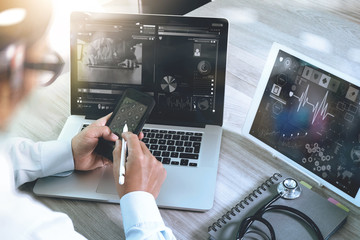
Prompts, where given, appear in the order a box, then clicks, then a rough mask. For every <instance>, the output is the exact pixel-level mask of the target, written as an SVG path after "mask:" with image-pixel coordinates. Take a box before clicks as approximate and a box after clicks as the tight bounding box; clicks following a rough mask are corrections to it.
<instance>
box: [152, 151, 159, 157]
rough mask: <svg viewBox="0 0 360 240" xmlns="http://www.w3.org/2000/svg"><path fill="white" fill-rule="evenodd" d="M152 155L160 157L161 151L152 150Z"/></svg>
mask: <svg viewBox="0 0 360 240" xmlns="http://www.w3.org/2000/svg"><path fill="white" fill-rule="evenodd" d="M153 155H154V156H155V157H160V156H161V151H154V152H153Z"/></svg>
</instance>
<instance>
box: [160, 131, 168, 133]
mask: <svg viewBox="0 0 360 240" xmlns="http://www.w3.org/2000/svg"><path fill="white" fill-rule="evenodd" d="M167 132H168V131H167V130H160V133H167Z"/></svg>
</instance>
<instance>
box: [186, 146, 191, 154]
mask: <svg viewBox="0 0 360 240" xmlns="http://www.w3.org/2000/svg"><path fill="white" fill-rule="evenodd" d="M185 152H187V153H192V152H193V148H190V147H187V148H185Z"/></svg>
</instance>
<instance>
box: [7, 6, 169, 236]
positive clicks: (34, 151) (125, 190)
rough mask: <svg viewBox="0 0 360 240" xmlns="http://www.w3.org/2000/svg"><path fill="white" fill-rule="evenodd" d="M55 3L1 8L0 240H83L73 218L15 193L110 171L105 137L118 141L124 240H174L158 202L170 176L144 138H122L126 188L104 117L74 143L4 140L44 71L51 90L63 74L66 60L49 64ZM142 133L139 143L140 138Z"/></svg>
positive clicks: (118, 186) (44, 83) (22, 139)
mask: <svg viewBox="0 0 360 240" xmlns="http://www.w3.org/2000/svg"><path fill="white" fill-rule="evenodd" d="M51 12H52V10H51V0H2V1H1V3H0V163H1V168H0V196H1V198H0V223H1V224H0V236H1V237H0V238H1V239H17V240H18V239H84V237H83V236H81V235H80V234H79V233H77V232H76V231H75V230H74V227H73V224H72V221H71V219H70V218H69V217H68V216H67V215H65V214H63V213H59V212H54V211H52V210H50V209H48V208H47V207H45V206H44V205H42V204H40V203H38V202H36V201H35V200H34V199H33V198H32V197H30V196H28V195H26V194H24V193H20V192H18V191H17V189H16V188H17V187H19V186H21V185H22V184H23V183H25V182H29V181H33V180H35V179H37V178H39V177H45V176H49V175H53V174H56V173H60V172H64V171H68V170H73V169H76V170H82V171H86V170H93V169H96V168H98V167H104V166H105V165H107V164H111V163H110V162H109V161H108V160H107V159H104V158H103V157H101V156H99V155H97V154H96V153H95V152H94V149H95V147H96V145H97V143H98V139H99V138H100V137H103V138H105V139H107V140H109V141H114V142H116V147H115V150H114V152H113V155H114V168H113V169H114V178H115V180H114V181H115V183H116V185H117V191H118V194H119V196H120V207H121V214H122V217H123V224H124V231H125V236H126V238H127V239H175V237H174V235H173V233H172V231H171V230H170V229H169V228H167V227H166V226H165V225H164V222H163V220H162V218H161V216H160V213H159V210H158V208H157V206H156V203H155V198H156V197H157V196H158V194H159V192H160V188H161V185H162V183H163V182H164V180H165V177H166V171H165V169H164V168H163V166H162V164H161V163H160V162H159V161H157V160H156V159H155V158H154V156H152V154H151V153H150V151H149V150H148V149H147V148H146V146H145V144H144V143H142V142H141V141H140V140H139V136H136V135H134V134H132V133H126V134H123V137H124V138H125V139H126V140H127V143H128V149H129V150H128V151H129V155H128V158H127V163H126V180H125V184H124V185H119V184H118V183H117V181H116V179H118V177H119V172H118V169H119V167H118V166H119V161H120V153H121V152H120V151H121V142H120V141H119V140H118V137H117V136H116V135H115V134H113V133H111V131H110V129H109V128H108V127H107V126H105V123H106V121H107V119H108V118H109V116H110V115H108V116H105V117H103V118H101V119H99V120H97V121H96V122H95V123H93V124H91V125H90V126H89V127H87V128H85V129H84V130H83V131H82V132H81V133H79V134H78V135H77V136H75V137H74V138H73V139H72V141H71V143H64V142H58V141H49V142H33V141H31V140H29V139H24V138H9V137H7V135H6V134H5V132H6V127H7V125H8V122H9V120H10V118H11V116H12V114H13V113H14V111H15V109H16V107H17V106H18V105H19V103H21V101H22V100H23V99H24V98H25V97H26V96H27V95H28V94H29V92H31V90H32V89H33V88H34V87H36V86H37V85H40V82H39V80H38V79H40V76H39V75H41V72H43V71H44V70H46V71H49V70H50V72H51V73H52V76H51V77H50V78H49V80H48V81H47V82H41V84H42V85H49V84H51V83H52V82H53V81H54V80H55V79H56V77H57V76H58V75H59V74H60V73H61V70H62V66H63V61H61V58H60V56H59V55H58V54H55V57H56V58H57V59H58V63H46V62H44V58H43V56H45V55H46V54H48V53H51V54H54V53H53V52H52V51H50V50H49V49H48V48H47V46H46V43H45V41H44V35H45V33H46V29H47V25H48V22H49V21H50V18H51ZM141 135H142V134H140V138H141Z"/></svg>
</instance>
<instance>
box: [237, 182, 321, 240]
mask: <svg viewBox="0 0 360 240" xmlns="http://www.w3.org/2000/svg"><path fill="white" fill-rule="evenodd" d="M277 192H278V194H276V195H275V196H274V197H273V198H272V199H271V200H270V201H268V202H267V203H266V204H264V205H263V206H262V207H261V208H260V209H259V210H257V211H256V213H255V214H254V215H252V216H250V217H247V218H245V219H244V220H243V221H242V222H241V224H240V227H239V230H238V232H237V235H236V240H242V239H244V236H245V235H246V234H247V233H249V232H250V231H248V230H249V228H250V226H251V225H252V224H253V223H254V222H255V221H259V222H261V223H263V224H264V225H265V226H266V227H267V228H268V229H269V232H270V238H269V237H268V236H266V238H267V239H269V240H276V237H275V231H274V228H273V226H272V225H271V223H270V222H269V221H267V220H266V219H265V218H263V215H264V213H266V212H268V211H273V210H280V211H285V212H289V213H292V214H295V215H296V216H298V217H299V218H300V219H302V220H303V221H304V222H305V223H307V224H308V225H309V226H310V227H311V228H312V229H313V231H314V232H315V234H316V237H317V239H318V240H324V237H323V235H322V234H321V232H320V229H319V227H318V226H317V225H316V223H315V222H314V221H313V220H311V218H310V217H308V216H307V215H306V214H304V213H303V212H301V211H299V210H297V209H295V208H292V207H288V206H285V205H273V203H274V202H275V201H276V200H278V199H280V198H284V199H287V200H293V199H296V198H298V197H299V196H300V195H301V188H300V186H299V184H298V182H297V181H296V180H295V179H293V178H286V179H284V180H283V181H282V182H280V183H279V184H278V187H277Z"/></svg>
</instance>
